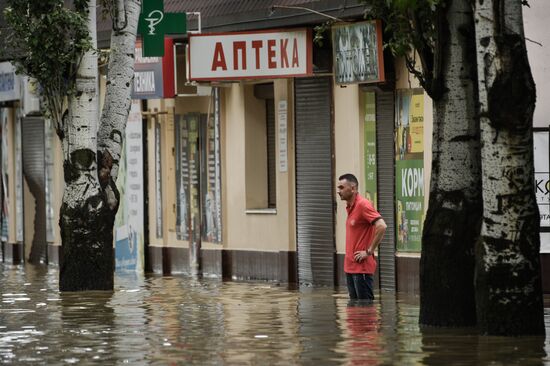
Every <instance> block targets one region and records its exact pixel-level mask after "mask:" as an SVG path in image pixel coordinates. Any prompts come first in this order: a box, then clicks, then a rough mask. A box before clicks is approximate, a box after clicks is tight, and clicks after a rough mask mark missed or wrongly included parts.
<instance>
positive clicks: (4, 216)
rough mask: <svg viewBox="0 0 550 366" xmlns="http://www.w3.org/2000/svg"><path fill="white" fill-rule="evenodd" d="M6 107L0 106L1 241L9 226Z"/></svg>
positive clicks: (3, 239)
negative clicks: (0, 172) (0, 143)
mask: <svg viewBox="0 0 550 366" xmlns="http://www.w3.org/2000/svg"><path fill="white" fill-rule="evenodd" d="M8 113H9V112H8V109H7V108H0V128H1V129H0V136H1V138H2V147H1V153H2V165H1V167H2V211H1V212H0V240H2V241H3V242H7V241H8V228H9V217H10V214H9V207H10V204H9V202H10V201H9V195H8V192H9V191H8V189H9V187H8V182H9V174H8V170H9V162H10V156H11V154H10V150H9V149H8V146H9V145H8V136H9V131H8V126H9V123H8Z"/></svg>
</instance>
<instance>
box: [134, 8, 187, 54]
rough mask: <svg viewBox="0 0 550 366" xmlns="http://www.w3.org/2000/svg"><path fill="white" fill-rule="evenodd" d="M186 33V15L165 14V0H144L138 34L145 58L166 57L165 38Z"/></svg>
mask: <svg viewBox="0 0 550 366" xmlns="http://www.w3.org/2000/svg"><path fill="white" fill-rule="evenodd" d="M186 32H187V15H186V14H185V13H165V12H164V2H163V0H143V5H142V9H141V14H140V16H139V23H138V33H139V34H140V35H141V38H142V40H143V56H145V57H162V56H165V54H164V52H165V49H166V46H165V44H164V36H165V35H167V34H185V33H186Z"/></svg>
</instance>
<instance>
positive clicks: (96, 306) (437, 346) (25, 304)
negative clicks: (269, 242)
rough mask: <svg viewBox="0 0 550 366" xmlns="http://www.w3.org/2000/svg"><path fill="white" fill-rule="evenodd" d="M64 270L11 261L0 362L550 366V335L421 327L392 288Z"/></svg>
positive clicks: (0, 269)
mask: <svg viewBox="0 0 550 366" xmlns="http://www.w3.org/2000/svg"><path fill="white" fill-rule="evenodd" d="M57 276H58V272H57V270H56V269H55V268H35V267H32V266H27V267H26V268H23V267H16V266H7V265H0V295H1V301H2V302H1V304H0V363H6V364H9V363H12V364H52V365H54V364H79V365H81V364H82V365H86V364H105V365H115V364H130V365H189V364H197V365H293V364H300V365H332V364H335V365H339V364H346V365H450V364H453V365H483V364H486V365H544V364H550V356H548V355H550V345H548V344H545V340H544V339H543V338H534V337H528V338H505V337H480V336H477V335H475V333H474V332H473V331H464V330H462V331H456V330H455V331H449V330H431V331H429V332H428V331H421V330H420V329H419V327H418V325H417V317H418V303H417V300H416V299H411V298H400V297H396V296H394V295H391V294H381V295H380V294H377V300H376V301H375V303H374V304H373V305H371V306H365V307H349V306H348V300H347V294H346V292H345V289H344V288H341V289H336V290H334V289H328V288H321V289H318V288H316V289H311V288H305V289H294V290H293V289H288V288H285V287H283V286H277V285H274V284H269V283H238V282H221V281H219V280H212V279H204V280H200V281H199V280H193V279H190V278H187V277H183V276H182V277H146V278H140V277H137V276H134V275H117V276H116V289H115V291H114V292H113V293H91V292H88V293H71V294H60V293H59V292H58V286H57ZM546 320H547V329H548V331H550V309H547V311H546ZM548 331H547V332H548ZM547 354H548V355H547Z"/></svg>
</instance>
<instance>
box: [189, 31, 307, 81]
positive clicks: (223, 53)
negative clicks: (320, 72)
mask: <svg viewBox="0 0 550 366" xmlns="http://www.w3.org/2000/svg"><path fill="white" fill-rule="evenodd" d="M312 72H313V63H312V41H311V31H309V30H306V29H299V30H292V31H256V32H243V33H223V34H190V35H189V79H190V80H205V81H206V80H224V79H225V80H234V79H249V78H280V77H295V76H306V75H311V74H312Z"/></svg>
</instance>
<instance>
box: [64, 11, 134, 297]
mask: <svg viewBox="0 0 550 366" xmlns="http://www.w3.org/2000/svg"><path fill="white" fill-rule="evenodd" d="M122 3H124V11H118V12H117V13H118V14H123V15H125V19H117V21H116V24H117V27H116V28H117V29H116V30H113V33H112V37H111V56H110V57H111V58H110V61H109V71H108V80H107V94H106V99H105V103H104V112H103V115H102V119H101V126H100V130H99V131H98V121H99V110H98V108H99V107H98V105H99V104H98V97H97V74H98V73H97V55H96V54H95V53H94V52H88V53H87V54H86V55H85V56H84V58H83V60H82V63H81V65H80V68H79V72H78V81H77V93H76V96H75V97H74V98H72V99H71V100H70V108H69V115H68V120H67V123H65V131H64V140H63V149H64V155H65V161H64V173H65V183H66V187H65V193H64V196H63V203H62V207H61V218H60V226H61V235H62V251H61V258H62V260H61V271H60V281H59V282H60V286H59V287H60V290H61V291H84V290H108V291H109V290H110V291H112V290H113V272H114V249H113V227H114V219H115V215H116V212H117V210H118V206H119V199H120V197H119V193H118V190H117V189H116V185H115V180H116V173H117V171H118V169H117V168H118V164H119V159H120V149H121V146H122V141H123V136H124V130H125V127H126V121H127V119H128V113H129V110H130V103H131V100H130V88H131V86H132V79H133V75H134V49H135V41H136V31H137V23H138V18H139V13H140V9H141V3H140V1H139V0H126V1H117V4H122ZM89 8H90V12H89V29H90V35H91V36H92V38H93V39H94V45H95V44H96V42H95V38H96V3H95V0H90V1H89ZM119 10H120V9H119ZM106 141H107V142H106ZM106 146H107V147H106ZM96 152H97V156H96Z"/></svg>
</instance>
